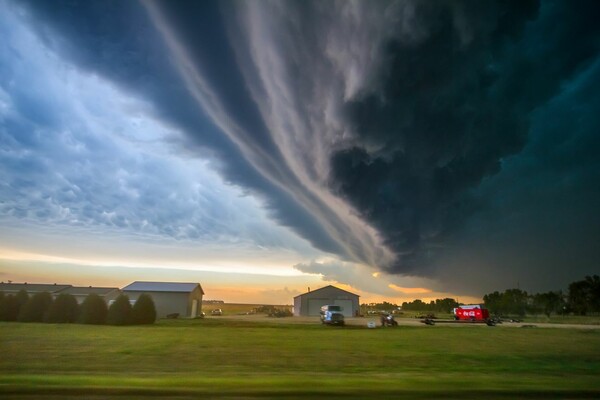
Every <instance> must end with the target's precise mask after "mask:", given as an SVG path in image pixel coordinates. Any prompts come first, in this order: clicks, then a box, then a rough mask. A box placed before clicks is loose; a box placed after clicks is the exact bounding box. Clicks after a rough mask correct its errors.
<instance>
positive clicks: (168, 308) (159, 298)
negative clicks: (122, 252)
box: [122, 281, 204, 318]
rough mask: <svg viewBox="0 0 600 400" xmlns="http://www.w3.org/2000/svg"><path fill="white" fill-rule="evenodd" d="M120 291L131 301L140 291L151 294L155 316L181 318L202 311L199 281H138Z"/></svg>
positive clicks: (191, 316)
mask: <svg viewBox="0 0 600 400" xmlns="http://www.w3.org/2000/svg"><path fill="white" fill-rule="evenodd" d="M122 291H123V293H124V294H126V295H127V296H128V297H129V299H130V300H132V301H137V299H138V298H139V297H140V295H141V294H142V293H146V294H149V295H150V296H152V300H154V305H155V306H156V317H157V318H166V317H167V316H171V315H175V314H177V315H178V316H179V317H182V318H196V317H198V316H200V314H201V313H202V296H203V295H204V291H203V290H202V286H200V284H199V283H186V282H139V281H138V282H133V283H132V284H130V285H128V286H125V287H124V288H123V289H122Z"/></svg>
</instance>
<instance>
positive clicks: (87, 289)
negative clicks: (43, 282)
mask: <svg viewBox="0 0 600 400" xmlns="http://www.w3.org/2000/svg"><path fill="white" fill-rule="evenodd" d="M115 290H119V288H116V287H94V286H81V287H79V286H72V287H70V288H67V289H65V290H62V291H61V293H68V294H72V295H74V296H77V295H90V294H97V295H99V296H103V295H106V294H109V293H110V292H112V291H115Z"/></svg>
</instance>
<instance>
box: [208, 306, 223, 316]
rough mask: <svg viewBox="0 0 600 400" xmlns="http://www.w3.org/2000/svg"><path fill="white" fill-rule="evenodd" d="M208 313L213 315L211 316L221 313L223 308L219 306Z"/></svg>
mask: <svg viewBox="0 0 600 400" xmlns="http://www.w3.org/2000/svg"><path fill="white" fill-rule="evenodd" d="M210 315H213V316H219V315H223V310H221V309H220V308H215V309H214V310H212V311H211V312H210Z"/></svg>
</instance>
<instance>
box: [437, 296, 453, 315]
mask: <svg viewBox="0 0 600 400" xmlns="http://www.w3.org/2000/svg"><path fill="white" fill-rule="evenodd" d="M458 306H459V304H458V302H457V301H456V300H454V299H451V298H449V297H446V298H445V299H436V300H435V310H436V311H437V312H443V313H450V312H452V309H453V308H456V307H458Z"/></svg>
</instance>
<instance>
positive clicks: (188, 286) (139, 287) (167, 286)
mask: <svg viewBox="0 0 600 400" xmlns="http://www.w3.org/2000/svg"><path fill="white" fill-rule="evenodd" d="M197 287H200V291H201V292H202V294H204V290H202V286H200V284H199V283H189V282H140V281H136V282H133V283H131V284H129V285H127V286H125V287H124V288H123V291H131V292H178V293H191V292H193V291H194V290H195V289H196V288H197Z"/></svg>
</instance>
